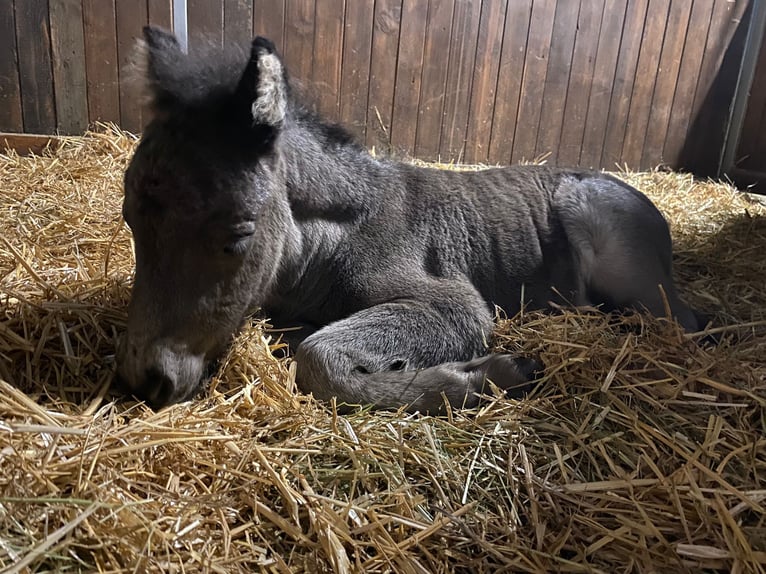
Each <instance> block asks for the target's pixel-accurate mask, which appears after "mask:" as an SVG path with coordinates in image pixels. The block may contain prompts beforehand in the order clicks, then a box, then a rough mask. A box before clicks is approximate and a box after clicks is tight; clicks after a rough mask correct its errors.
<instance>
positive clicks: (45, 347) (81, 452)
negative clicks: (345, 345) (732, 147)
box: [0, 130, 766, 573]
mask: <svg viewBox="0 0 766 574" xmlns="http://www.w3.org/2000/svg"><path fill="white" fill-rule="evenodd" d="M134 143H135V142H134V140H133V139H132V138H131V137H129V136H127V135H125V134H122V133H119V132H117V131H115V130H105V131H102V132H99V133H91V134H89V135H87V136H86V137H85V138H73V139H71V140H68V141H67V142H66V143H65V144H64V145H63V146H62V147H61V149H59V150H57V151H54V152H52V153H49V154H47V155H45V156H44V157H23V158H20V157H17V156H15V155H13V154H9V155H5V156H2V157H0V310H2V316H0V379H2V382H0V567H5V568H7V569H8V571H10V572H27V571H29V572H31V571H34V572H45V571H57V572H58V571H63V572H67V571H93V570H98V571H104V572H114V571H120V572H122V571H125V572H143V571H153V572H171V571H172V572H197V571H200V572H238V571H241V572H250V571H258V570H264V571H273V572H285V573H287V572H329V571H336V572H413V573H420V572H479V573H481V572H486V573H489V572H497V571H518V572H544V571H554V570H555V571H563V572H606V573H611V572H618V571H619V572H650V571H653V572H667V571H674V572H680V571H691V570H695V569H708V570H709V569H721V570H724V571H733V572H763V571H764V570H766V518H765V517H764V506H765V505H766V411H764V406H765V405H766V285H765V283H766V208H765V207H764V206H763V205H760V204H759V203H757V202H756V201H754V200H752V199H749V198H748V197H747V196H744V195H741V194H738V193H737V192H735V191H734V190H733V189H731V188H730V187H727V186H725V185H716V184H711V183H703V182H695V181H694V180H693V179H692V178H691V177H688V176H685V175H679V174H675V173H662V172H651V173H640V174H624V177H625V178H626V179H627V180H629V181H630V182H632V183H634V184H635V185H637V186H638V187H640V188H641V189H643V190H644V191H645V192H646V193H647V194H648V195H650V196H651V197H652V198H653V199H654V200H655V201H656V202H657V203H658V205H659V206H660V207H661V209H662V210H663V211H664V212H665V213H666V214H667V216H668V217H669V219H670V220H671V221H672V223H673V228H674V234H675V239H676V242H677V250H678V253H677V274H678V276H679V281H680V283H681V287H682V289H683V291H684V292H685V293H686V295H687V299H688V300H689V302H690V303H691V304H692V305H694V306H695V307H698V308H700V309H701V310H704V311H706V312H708V313H710V314H711V315H712V316H713V317H714V318H715V323H716V325H719V326H721V327H718V328H717V332H718V334H719V335H720V336H721V338H722V340H721V343H720V345H718V346H717V347H706V346H700V345H698V344H697V339H698V338H699V337H697V336H694V335H689V334H684V333H683V332H680V331H679V330H678V329H677V328H676V327H675V326H674V325H672V324H669V323H668V322H666V321H664V320H652V319H648V318H647V317H643V316H631V317H623V318H616V317H607V316H604V315H600V314H598V313H592V312H587V311H579V312H576V311H566V312H563V313H561V314H558V315H554V316H542V315H540V314H537V313H526V314H524V315H523V316H520V317H515V318H513V319H510V320H501V321H500V322H499V326H498V332H497V338H496V345H497V346H498V347H502V348H505V349H508V350H512V351H520V352H523V353H527V354H531V355H537V356H539V357H541V358H542V360H543V362H544V363H545V365H546V366H547V368H546V371H545V379H544V382H543V384H542V385H541V387H540V388H539V389H538V390H537V391H536V393H535V395H534V397H533V398H531V399H528V400H524V401H521V402H513V401H506V400H496V401H493V402H489V403H487V404H486V405H485V406H484V407H483V408H481V409H480V410H479V411H478V412H454V413H451V415H450V416H448V417H444V418H429V417H423V416H410V415H406V414H402V413H375V414H370V413H367V412H362V413H357V414H353V415H350V416H340V415H336V414H335V413H334V412H333V411H332V409H331V408H327V407H326V406H323V405H319V404H317V403H315V402H314V401H313V400H311V399H309V398H307V397H304V396H299V395H297V394H296V393H295V391H294V385H293V371H292V370H291V365H290V362H289V361H284V360H277V359H275V358H274V357H273V356H272V354H271V351H273V350H274V348H275V346H277V345H278V341H277V339H276V338H275V337H274V336H272V335H271V334H269V333H268V331H267V330H265V327H266V325H265V324H264V323H263V322H259V321H255V320H254V321H253V322H252V324H251V325H250V326H249V327H248V328H247V329H246V330H245V331H244V332H243V333H242V335H241V336H239V337H238V338H237V340H236V342H235V344H234V346H233V348H232V350H231V352H230V353H229V355H228V358H227V359H226V360H225V362H224V363H223V366H222V368H221V371H220V373H219V376H218V377H217V378H216V379H215V380H214V382H213V384H212V388H211V389H210V391H209V393H208V394H206V395H205V396H203V397H200V398H198V399H197V400H195V401H193V402H190V403H187V404H182V405H177V406H175V407H171V408H168V409H164V410H162V411H160V412H157V413H154V412H152V411H151V410H149V409H148V408H146V407H145V406H143V405H142V404H137V403H135V402H134V401H130V400H118V399H116V398H114V397H111V396H110V394H109V390H108V386H109V382H110V378H111V376H112V372H113V367H114V365H113V363H114V357H113V354H114V343H115V338H116V336H117V335H118V334H119V333H120V332H121V331H122V329H123V328H124V321H125V305H126V302H127V300H128V296H129V285H130V277H131V271H132V260H131V255H130V252H131V250H130V237H129V233H128V231H127V230H126V229H125V227H124V226H123V225H122V223H121V220H120V205H121V177H122V170H123V168H124V167H125V165H126V162H127V160H128V158H129V156H130V154H131V151H132V149H133V146H134Z"/></svg>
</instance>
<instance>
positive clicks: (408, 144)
mask: <svg viewBox="0 0 766 574" xmlns="http://www.w3.org/2000/svg"><path fill="white" fill-rule="evenodd" d="M427 22H428V2H423V1H422V0H404V2H403V4H402V24H401V32H400V34H399V53H398V56H397V66H396V85H395V88H394V107H393V112H392V116H391V146H392V147H393V149H394V150H396V151H397V152H398V153H401V154H403V155H412V153H413V152H414V151H415V137H416V134H417V117H418V106H419V104H420V77H421V72H422V70H423V53H424V48H425V37H426V24H427ZM413 120H414V121H413Z"/></svg>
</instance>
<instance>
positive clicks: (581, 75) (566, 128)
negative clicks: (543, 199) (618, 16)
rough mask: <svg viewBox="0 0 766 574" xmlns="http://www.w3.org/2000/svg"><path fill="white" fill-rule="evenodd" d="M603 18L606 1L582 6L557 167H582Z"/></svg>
mask: <svg viewBox="0 0 766 574" xmlns="http://www.w3.org/2000/svg"><path fill="white" fill-rule="evenodd" d="M603 14H604V1H603V0H589V1H586V2H581V3H580V14H579V15H578V17H577V35H576V37H575V45H574V52H573V54H572V67H571V70H570V73H569V85H568V87H567V99H566V104H565V107H564V123H563V125H562V127H561V140H560V142H559V146H558V155H557V164H558V165H562V166H570V167H573V166H577V165H579V164H580V150H581V149H582V145H583V138H584V134H585V122H586V119H587V117H588V103H589V99H590V94H591V88H592V86H593V72H594V69H595V65H596V55H597V53H598V40H599V36H600V33H601V22H602V19H603Z"/></svg>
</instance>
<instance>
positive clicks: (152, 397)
mask: <svg viewBox="0 0 766 574" xmlns="http://www.w3.org/2000/svg"><path fill="white" fill-rule="evenodd" d="M175 390H176V384H175V381H174V380H173V379H172V378H171V377H170V376H169V375H168V374H167V373H165V372H163V371H161V370H160V369H158V368H157V367H149V368H148V369H147V370H146V376H145V377H144V384H143V386H142V387H141V397H142V398H143V399H145V400H146V402H147V403H149V405H150V406H151V407H152V408H160V407H164V406H165V405H167V404H168V403H169V402H170V399H171V397H172V396H173V393H174V392H175Z"/></svg>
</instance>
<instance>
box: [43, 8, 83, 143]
mask: <svg viewBox="0 0 766 574" xmlns="http://www.w3.org/2000/svg"><path fill="white" fill-rule="evenodd" d="M50 26H51V53H52V60H53V83H54V89H55V90H56V93H57V94H58V97H57V98H56V123H57V128H58V131H59V133H63V134H80V133H83V132H84V131H85V130H87V129H88V89H87V82H86V78H85V37H84V34H83V14H82V1H81V0H50Z"/></svg>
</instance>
